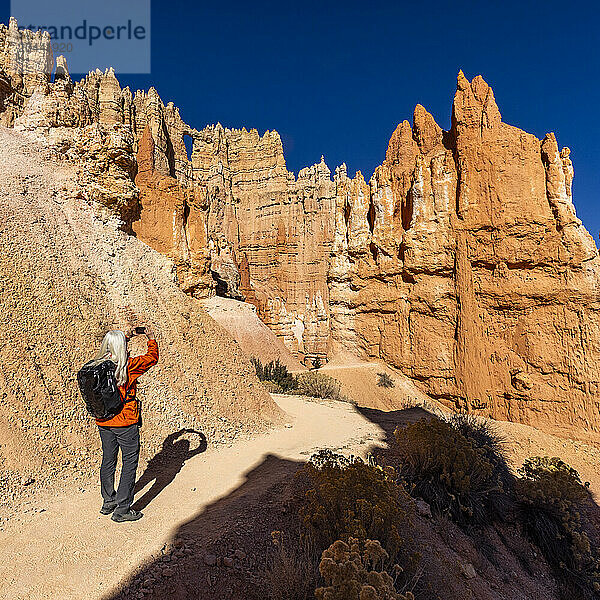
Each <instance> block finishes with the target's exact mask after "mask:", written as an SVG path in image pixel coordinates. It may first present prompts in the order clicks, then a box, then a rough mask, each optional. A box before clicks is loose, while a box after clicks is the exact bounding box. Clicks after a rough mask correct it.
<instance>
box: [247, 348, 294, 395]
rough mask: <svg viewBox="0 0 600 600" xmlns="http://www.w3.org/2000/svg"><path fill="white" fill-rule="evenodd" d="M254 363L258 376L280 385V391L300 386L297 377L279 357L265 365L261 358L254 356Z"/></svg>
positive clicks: (261, 379)
mask: <svg viewBox="0 0 600 600" xmlns="http://www.w3.org/2000/svg"><path fill="white" fill-rule="evenodd" d="M250 360H251V362H252V364H253V365H254V370H255V371H256V376H257V377H258V378H259V379H260V381H270V382H272V383H275V384H277V386H279V389H278V391H279V390H280V391H281V392H283V393H285V392H288V391H290V390H293V389H296V387H298V384H297V381H296V378H295V377H294V376H293V375H292V374H291V373H290V372H289V371H288V370H287V367H286V366H285V365H284V364H282V363H281V362H280V361H279V359H277V360H272V361H271V362H268V363H266V364H265V365H263V364H262V363H261V361H260V358H256V357H252V358H251V359H250ZM269 391H272V390H269Z"/></svg>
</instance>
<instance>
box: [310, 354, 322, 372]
mask: <svg viewBox="0 0 600 600" xmlns="http://www.w3.org/2000/svg"><path fill="white" fill-rule="evenodd" d="M322 366H323V363H322V362H321V357H320V356H316V357H315V358H313V360H312V368H313V369H320V368H321V367H322Z"/></svg>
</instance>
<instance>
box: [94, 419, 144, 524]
mask: <svg viewBox="0 0 600 600" xmlns="http://www.w3.org/2000/svg"><path fill="white" fill-rule="evenodd" d="M98 430H99V431H100V440H101V441H102V464H101V466H100V490H101V492H102V498H103V499H104V505H105V506H106V505H107V504H112V503H113V502H116V503H117V508H115V513H116V514H123V513H126V512H127V511H128V510H129V507H130V506H131V504H132V503H133V487H134V485H135V473H136V471H137V466H138V460H139V458H140V427H139V425H138V424H137V423H136V424H135V425H128V426H127V427H98ZM119 448H121V455H122V460H123V468H122V469H121V479H120V480H119V487H118V489H117V491H116V492H115V469H116V468H117V457H118V454H119Z"/></svg>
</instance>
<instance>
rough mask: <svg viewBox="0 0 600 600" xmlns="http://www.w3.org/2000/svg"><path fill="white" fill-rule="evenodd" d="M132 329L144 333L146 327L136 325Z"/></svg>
mask: <svg viewBox="0 0 600 600" xmlns="http://www.w3.org/2000/svg"><path fill="white" fill-rule="evenodd" d="M133 331H134V332H135V333H137V334H141V333H146V328H145V327H136V328H135V329H134V330H133Z"/></svg>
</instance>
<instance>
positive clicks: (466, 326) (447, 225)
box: [0, 21, 600, 435]
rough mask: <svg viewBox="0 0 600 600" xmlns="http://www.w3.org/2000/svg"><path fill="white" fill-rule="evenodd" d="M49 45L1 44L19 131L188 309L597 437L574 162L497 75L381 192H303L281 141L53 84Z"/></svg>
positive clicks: (595, 363) (591, 249)
mask: <svg viewBox="0 0 600 600" xmlns="http://www.w3.org/2000/svg"><path fill="white" fill-rule="evenodd" d="M32 35H33V34H30V33H27V32H23V31H19V30H18V28H17V27H16V23H14V22H12V21H11V24H10V26H9V28H8V29H7V28H4V29H0V66H1V68H2V73H1V74H0V80H1V81H2V82H3V83H2V85H1V86H0V100H1V101H2V113H1V117H0V118H1V119H2V122H3V123H5V124H7V125H11V126H14V127H15V128H18V129H21V130H26V131H30V132H32V133H33V134H34V135H37V136H43V137H45V138H46V139H47V141H48V142H49V143H50V145H51V147H52V148H53V149H54V150H55V152H57V153H58V154H59V155H62V156H64V157H65V158H66V159H67V160H69V161H72V162H74V163H75V164H76V165H77V166H78V168H79V182H80V184H81V185H82V188H83V193H84V195H85V196H86V197H88V198H90V199H93V200H96V201H97V202H98V203H99V204H100V205H103V206H105V207H108V208H109V210H111V211H113V212H116V213H117V214H118V215H119V216H120V218H121V221H122V227H123V228H124V229H125V230H126V231H129V232H132V233H135V235H137V237H138V238H139V239H141V240H142V241H144V242H146V243H147V244H149V245H150V246H152V247H153V248H155V249H157V250H159V251H161V252H163V253H165V254H166V255H168V256H169V257H170V258H171V259H172V260H173V262H174V263H175V265H176V272H177V278H178V282H179V284H180V286H181V287H182V288H183V289H184V290H185V291H186V292H187V293H189V294H191V295H193V296H195V297H197V298H203V297H210V296H212V295H214V294H215V293H216V294H219V295H225V296H229V297H232V298H239V299H245V300H246V301H248V302H252V303H253V304H254V305H255V306H256V307H257V312H258V314H259V316H260V317H261V318H262V319H263V321H264V322H265V323H266V324H267V325H268V326H269V327H270V328H271V329H272V330H273V331H274V332H275V333H276V334H277V336H278V337H279V338H280V339H281V340H282V341H283V342H284V343H285V345H286V346H287V347H288V348H289V349H290V350H291V351H292V352H293V353H294V354H295V355H296V356H298V357H299V358H301V359H311V358H313V357H317V356H319V357H321V358H326V357H330V356H332V355H333V354H335V353H336V352H338V351H339V350H344V351H350V352H352V353H354V354H356V355H360V356H363V357H375V358H379V359H382V360H384V361H386V362H387V363H389V364H390V365H392V366H394V367H396V368H398V369H399V370H401V371H402V372H403V373H404V374H406V375H408V376H409V377H411V378H412V379H414V380H415V381H416V382H418V384H419V385H420V386H421V387H422V389H423V390H424V391H425V392H427V393H428V394H430V395H431V396H433V397H435V398H437V399H439V400H441V401H443V402H445V403H446V404H448V405H450V406H457V407H460V408H463V409H465V410H474V411H478V412H481V413H484V414H489V415H491V416H494V417H496V418H501V419H511V420H517V421H522V422H525V423H529V424H533V425H536V426H541V427H544V428H546V429H550V430H553V431H559V432H563V433H568V432H578V434H580V435H583V432H586V431H587V432H597V430H598V427H599V426H600V419H599V418H598V409H599V405H598V401H597V396H596V392H597V387H598V382H599V381H600V354H599V350H598V347H597V346H598V345H597V342H596V339H598V335H599V333H600V327H599V316H598V309H599V306H600V305H599V303H598V278H599V276H600V265H599V259H598V252H597V249H596V246H595V244H594V242H593V240H592V238H591V237H590V236H589V234H588V233H587V231H586V230H585V229H584V227H583V226H582V225H581V222H580V221H579V220H578V219H577V217H576V214H575V208H574V205H573V199H572V194H571V182H572V179H573V166H572V164H571V160H570V158H569V154H570V153H569V149H568V148H563V149H559V147H558V144H557V141H556V139H555V136H554V135H553V134H548V135H547V136H546V137H545V138H544V139H543V140H538V139H536V138H535V136H533V135H531V134H528V133H526V132H524V131H521V130H519V129H517V128H515V127H512V126H510V125H507V124H505V123H503V122H502V120H501V115H500V111H499V109H498V106H497V105H496V101H495V99H494V94H493V92H492V90H491V88H490V87H489V86H488V85H487V84H486V82H485V81H484V80H483V79H482V78H481V77H475V79H473V80H472V81H468V80H467V79H466V78H465V77H464V75H463V74H462V73H460V74H459V76H458V80H457V90H456V94H455V98H454V105H453V112H452V125H451V128H450V130H449V131H444V130H442V128H441V127H439V126H438V125H437V123H436V122H435V120H434V118H433V117H432V115H430V114H429V113H428V112H427V111H426V110H425V108H423V107H422V106H420V105H418V106H417V107H416V108H415V111H414V115H413V119H412V123H410V122H409V121H403V122H402V123H400V124H399V125H398V127H397V129H396V130H395V131H394V133H393V134H392V137H391V139H390V141H389V145H388V149H387V153H386V158H385V161H384V162H383V164H382V165H380V166H379V167H378V168H377V169H376V170H375V173H374V174H373V176H372V177H371V178H370V180H369V181H366V180H365V178H364V177H363V175H362V174H361V173H360V172H359V173H356V175H355V176H354V177H353V178H350V177H349V176H348V173H347V169H346V167H345V165H342V166H340V167H338V168H336V169H335V172H334V173H333V175H332V173H331V172H330V170H329V168H328V167H327V165H326V164H325V162H324V160H321V162H320V163H319V164H317V165H313V166H312V167H309V168H306V169H303V170H301V171H300V173H298V175H297V177H296V176H294V174H293V173H291V172H289V171H288V170H287V168H286V165H285V159H284V155H283V148H282V144H281V140H280V138H279V135H278V134H277V133H276V132H274V131H271V132H266V133H265V134H263V135H262V136H261V135H259V134H258V132H257V131H256V130H251V131H247V130H246V129H242V130H234V129H227V128H224V127H222V126H221V125H216V126H215V125H213V126H208V127H206V128H205V129H203V130H196V129H193V128H191V127H190V126H188V125H187V124H185V123H184V122H183V121H182V119H181V118H180V116H179V112H178V110H177V109H176V108H175V107H174V106H173V104H172V103H169V104H167V105H165V104H163V102H162V101H161V99H160V98H159V97H158V94H157V93H156V91H155V90H153V89H151V90H149V91H148V92H147V93H146V92H136V93H135V94H133V93H132V92H131V91H130V90H129V89H128V88H124V89H121V87H120V85H119V83H118V81H117V79H116V77H115V74H114V73H113V72H112V70H108V71H106V72H105V73H100V72H95V73H90V74H89V75H88V76H87V77H86V78H84V79H83V80H82V81H80V82H77V83H73V82H72V81H71V79H70V76H69V74H68V69H67V67H66V64H65V63H64V60H62V59H61V60H58V61H57V69H56V73H55V76H54V79H52V78H51V77H50V76H49V75H48V63H49V61H50V62H51V52H50V50H49V39H47V36H46V37H44V36H39V35H38V36H37V37H35V36H34V37H35V41H32V40H34V37H32ZM30 41H31V43H30ZM25 47H27V48H30V50H28V51H27V52H25V51H24V50H19V48H25ZM15 48H16V49H17V50H15ZM19 52H20V53H21V54H19ZM15 53H16V54H15ZM16 55H18V56H20V57H21V58H19V60H18V61H17V60H16V59H15V58H14V56H16ZM24 56H25V57H26V58H22V57H24ZM59 59H60V57H59ZM24 61H25V62H26V63H27V64H28V65H29V67H28V69H27V72H28V75H27V78H24V76H20V75H19V68H17V67H15V65H18V64H22V63H23V62H24ZM25 79H27V80H26V81H25ZM186 136H189V138H190V139H191V141H192V152H191V156H190V157H189V158H188V155H187V152H186V148H185V138H186Z"/></svg>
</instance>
